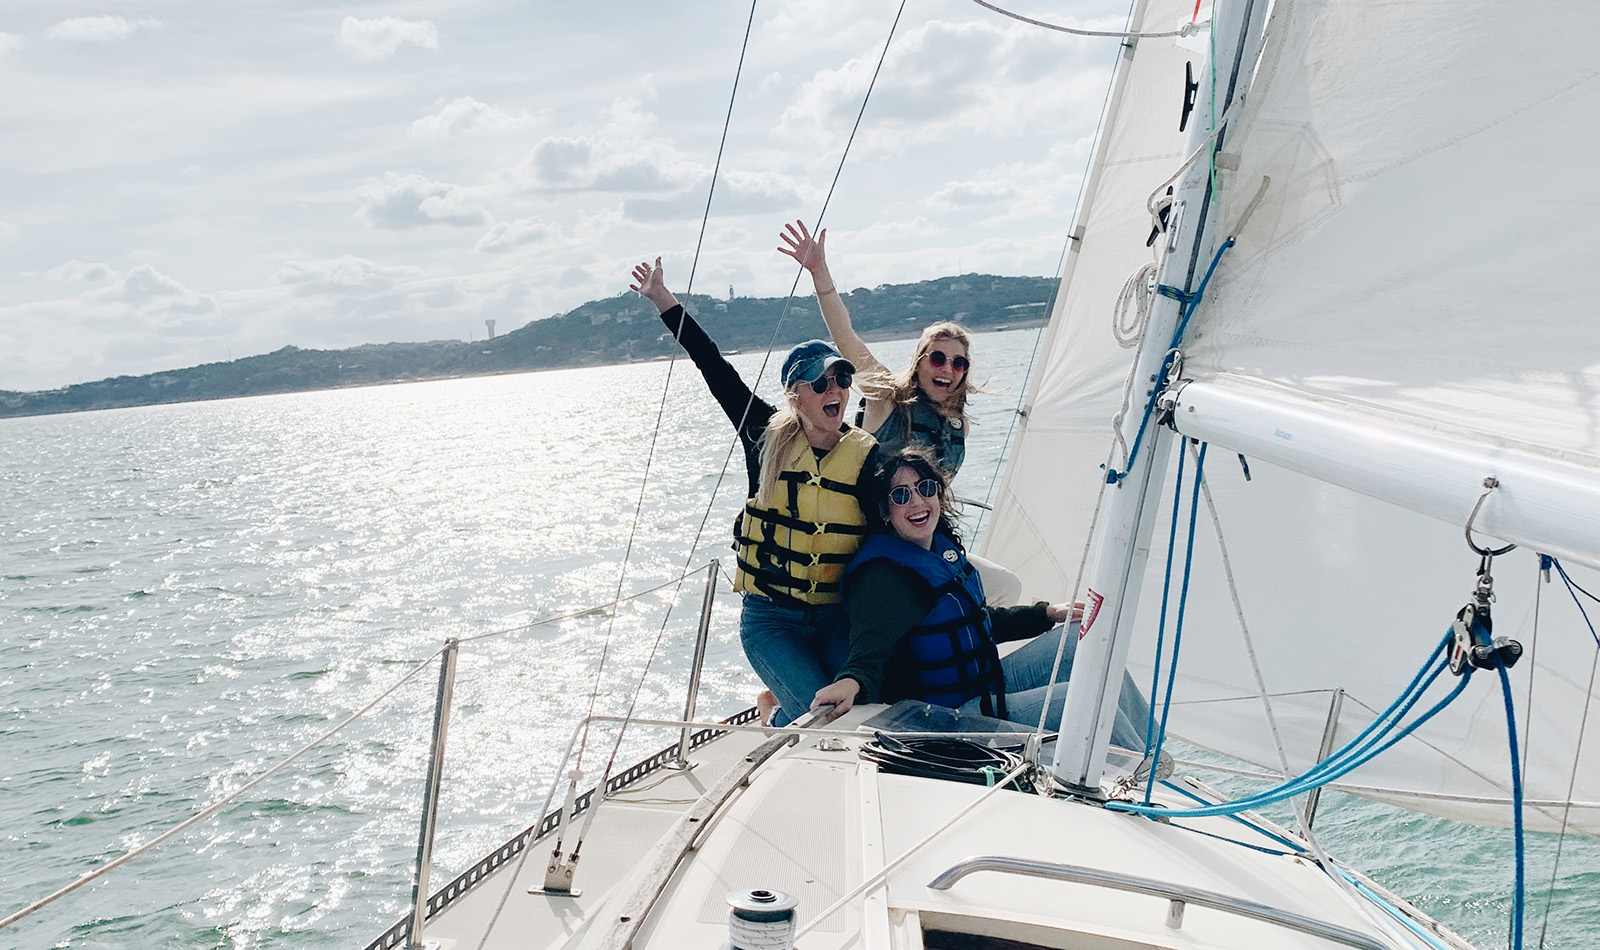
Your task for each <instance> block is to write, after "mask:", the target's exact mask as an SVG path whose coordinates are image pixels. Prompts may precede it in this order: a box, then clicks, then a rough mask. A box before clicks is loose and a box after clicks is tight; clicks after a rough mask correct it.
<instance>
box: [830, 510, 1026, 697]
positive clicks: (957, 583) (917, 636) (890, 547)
mask: <svg viewBox="0 0 1600 950" xmlns="http://www.w3.org/2000/svg"><path fill="white" fill-rule="evenodd" d="M880 559H881V560H888V561H893V562H894V563H896V564H900V565H904V566H905V567H908V568H910V569H911V570H913V571H915V572H916V573H917V575H918V576H919V577H921V578H922V579H923V580H924V581H927V582H928V586H929V587H930V588H932V589H933V593H934V596H935V598H937V601H936V603H935V604H934V605H933V609H932V610H930V611H928V613H927V616H925V617H923V618H922V620H921V621H919V622H918V623H917V625H916V626H915V627H913V628H912V629H911V631H910V632H909V633H907V634H906V635H905V636H903V637H901V638H900V642H898V643H896V644H895V646H894V651H893V652H892V653H891V654H890V656H889V662H888V664H887V666H885V668H884V671H883V687H882V693H883V701H884V702H887V703H893V702H897V701H899V700H902V699H917V700H921V701H923V702H926V703H932V704H934V705H936V706H950V707H956V706H960V705H961V704H962V703H965V702H966V701H968V700H970V699H972V698H973V697H974V696H981V697H983V699H982V702H981V704H980V705H981V708H982V711H983V714H984V715H986V716H996V717H999V718H1001V719H1004V718H1005V715H1006V678H1005V673H1004V671H1003V670H1001V668H1000V654H999V652H998V651H996V650H995V646H994V633H993V631H992V630H991V629H990V626H989V614H988V613H987V612H986V611H984V609H983V581H982V580H980V579H979V577H978V571H977V569H976V568H974V567H973V566H972V564H971V563H970V562H968V561H967V556H966V554H965V553H963V552H962V550H961V547H960V546H959V545H957V544H956V543H955V542H954V541H952V540H951V539H950V538H948V537H946V536H945V535H944V534H943V533H940V532H935V533H934V535H933V546H932V548H931V549H924V548H921V547H918V546H917V545H915V544H912V543H910V542H908V541H903V540H901V539H900V538H899V537H896V536H895V535H892V534H884V533H879V532H874V533H873V534H871V535H868V536H867V540H866V543H864V544H862V546H861V550H860V551H858V552H856V556H855V557H854V558H853V559H851V561H850V564H849V565H848V566H847V567H846V568H845V584H846V587H847V589H848V586H849V583H850V576H851V575H852V574H853V573H855V571H856V570H858V569H859V568H860V567H861V566H862V565H863V564H866V563H867V562H868V561H875V560H880ZM863 593H864V592H863ZM861 595H862V593H857V594H856V596H861Z"/></svg>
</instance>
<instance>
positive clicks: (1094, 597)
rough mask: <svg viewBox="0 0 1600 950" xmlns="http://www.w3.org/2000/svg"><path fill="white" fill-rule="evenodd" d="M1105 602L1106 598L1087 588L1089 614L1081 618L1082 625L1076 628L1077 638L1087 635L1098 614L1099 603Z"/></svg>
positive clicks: (1080, 638)
mask: <svg viewBox="0 0 1600 950" xmlns="http://www.w3.org/2000/svg"><path fill="white" fill-rule="evenodd" d="M1105 602H1106V599H1105V598H1104V597H1102V596H1100V595H1099V594H1097V593H1095V592H1094V588H1092V587H1091V588H1089V615H1088V616H1087V617H1084V618H1083V626H1081V627H1079V628H1078V639H1079V640H1082V639H1083V638H1084V637H1085V636H1088V634H1089V628H1090V627H1092V626H1094V618H1096V617H1098V616H1100V605H1101V604H1103V603H1105Z"/></svg>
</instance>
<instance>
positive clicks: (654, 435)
mask: <svg viewBox="0 0 1600 950" xmlns="http://www.w3.org/2000/svg"><path fill="white" fill-rule="evenodd" d="M758 2H759V0H750V17H749V19H748V20H747V21H746V22H745V27H744V41H743V42H742V43H741V44H740V46H739V63H738V65H737V66H736V67H734V71H733V90H732V92H730V93H729V94H728V111H727V114H726V115H725V116H724V118H723V120H722V138H721V140H720V141H719V142H718V144H717V160H716V163H715V164H714V165H713V166H712V169H711V183H710V185H709V186H708V187H707V189H706V208H705V212H704V213H703V214H702V215H701V218H700V235H699V237H698V238H697V239H696V240H695V246H694V262H693V263H692V264H691V265H690V266H689V281H688V283H687V284H686V285H685V286H684V291H683V296H684V299H685V300H687V299H689V296H690V293H691V290H692V289H693V287H694V274H695V270H696V269H697V268H698V267H699V265H700V249H701V246H702V245H703V244H704V243H705V239H706V225H707V223H708V222H709V221H710V219H711V199H712V197H713V196H714V195H715V194H716V190H717V177H718V174H719V172H720V171H721V170H722V154H723V150H724V149H725V148H726V147H727V144H728V129H729V127H730V126H732V125H733V106H734V103H735V102H736V101H737V100H738V96H739V78H740V77H741V76H742V75H743V74H744V57H745V53H746V52H747V51H748V50H749V48H750V33H751V29H752V27H753V26H754V24H755V19H756V4H757V3H758ZM682 335H683V323H682V322H681V321H680V322H679V324H678V331H677V333H676V334H674V337H673V339H674V341H677V340H679V339H681V337H682ZM677 363H678V353H677V350H673V352H672V355H671V357H669V358H668V360H667V373H666V378H665V379H664V380H663V381H662V384H661V399H660V401H659V403H658V404H657V406H656V423H655V425H654V426H653V427H652V428H651V430H650V446H649V448H648V449H647V450H646V451H645V460H644V475H643V477H642V478H640V480H639V498H638V500H637V501H636V502H635V503H634V507H633V521H632V523H630V524H629V526H628V543H627V546H626V548H625V549H624V550H623V554H622V567H621V569H620V570H619V571H618V573H617V598H618V599H620V598H621V596H622V585H623V582H624V580H625V579H626V578H627V576H628V564H629V562H630V560H631V558H632V556H633V542H634V539H635V538H636V537H637V536H638V531H639V516H640V514H642V513H643V511H644V496H645V492H646V490H647V489H648V488H649V487H650V469H651V466H652V464H653V463H654V462H655V456H656V443H657V442H658V441H659V440H660V438H661V420H662V419H664V418H665V417H666V412H667V396H668V394H669V393H670V391H671V389H672V370H673V367H675V366H676V365H677ZM754 392H755V391H754V390H753V389H752V390H751V394H752V397H753V396H754ZM745 411H746V412H747V413H748V412H749V407H748V406H746V408H745ZM737 440H738V432H737V430H735V442H737ZM713 497H715V493H714V492H713ZM693 557H694V555H693V552H691V553H690V563H692V562H693ZM687 572H688V564H687V563H686V564H685V565H684V573H685V574H686V573H687ZM679 585H680V588H681V585H682V575H680V578H679ZM676 600H677V597H676V594H674V597H673V602H674V603H675V602H676ZM666 614H667V617H670V616H671V615H672V606H671V604H669V605H668V607H667V611H666ZM616 617H617V612H616V600H613V602H612V610H611V616H610V619H609V620H608V622H607V623H606V635H605V640H604V641H603V643H602V644H601V647H600V662H599V664H598V665H597V666H596V667H595V671H594V688H593V689H591V690H590V691H589V711H588V714H587V716H593V715H594V705H595V702H596V700H597V699H598V698H599V695H600V682H601V677H602V675H603V674H604V673H605V668H606V658H607V657H608V655H609V654H610V652H611V635H612V631H613V629H614V628H615V625H616ZM666 624H667V621H666V618H665V617H664V618H663V619H662V621H661V628H662V631H663V632H664V631H665V630H666ZM660 642H661V636H660V634H658V635H657V636H656V643H657V644H659V643H660ZM650 659H651V660H654V659H655V651H654V649H652V650H651V653H650ZM649 671H650V663H649V661H646V663H645V668H644V672H642V673H640V674H639V680H640V683H639V685H640V686H641V687H642V686H643V685H644V675H645V673H648V672H649ZM637 700H638V690H637V689H636V690H635V691H634V701H635V702H637ZM628 711H629V713H630V714H631V713H632V711H633V707H632V705H630V706H629V707H628ZM587 716H586V717H585V718H587ZM588 738H589V737H588V733H587V732H585V733H584V741H583V743H582V744H581V745H580V746H579V747H578V761H577V765H576V766H575V768H577V769H579V770H581V769H582V768H583V755H584V752H585V751H586V750H587V749H588V746H589V741H588ZM621 743H622V735H621V730H619V732H618V735H617V744H618V745H619V746H620V745H621ZM611 757H612V760H613V761H615V759H616V748H613V749H612V752H611ZM610 767H611V766H610V763H607V766H606V769H607V774H609V773H610Z"/></svg>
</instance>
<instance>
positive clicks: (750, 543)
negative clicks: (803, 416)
mask: <svg viewBox="0 0 1600 950" xmlns="http://www.w3.org/2000/svg"><path fill="white" fill-rule="evenodd" d="M876 444H877V443H876V442H875V441H874V439H873V438H872V436H870V435H868V434H867V433H866V432H864V431H862V430H860V429H857V428H854V427H851V428H849V429H848V430H847V431H846V432H845V434H844V437H843V438H841V439H840V440H839V444H838V445H836V446H834V447H833V450H832V451H830V452H829V453H828V454H827V455H824V456H823V457H822V458H821V459H818V458H817V454H816V452H815V451H813V450H812V448H811V443H809V442H807V441H806V440H805V439H798V440H796V444H795V447H794V451H793V452H792V453H791V454H790V456H789V458H788V459H786V460H785V463H784V466H783V471H782V473H781V474H779V476H778V479H779V484H778V485H777V486H776V488H775V489H774V491H773V494H775V495H776V496H777V499H776V500H777V501H778V505H777V506H776V507H764V506H762V505H760V504H758V503H757V502H756V499H754V498H752V499H750V500H749V501H747V502H745V507H744V514H743V515H742V516H741V517H740V518H739V524H738V531H737V533H736V535H735V541H736V542H737V547H738V551H739V573H738V576H737V577H736V578H735V579H734V585H733V586H734V589H735V590H739V591H743V592H746V593H752V594H764V595H766V596H768V597H771V598H772V599H773V600H775V601H777V602H778V603H781V604H784V605H786V606H791V607H793V606H806V605H820V604H837V603H841V602H843V600H844V593H843V587H842V584H841V581H842V580H843V578H844V566H845V565H846V564H848V563H850V558H852V557H854V556H855V553H856V551H857V550H858V549H859V548H860V547H861V542H862V540H863V539H864V538H865V537H866V534H867V528H866V519H865V518H864V517H863V516H862V514H861V503H860V501H859V500H858V497H857V490H856V485H857V483H858V482H859V481H860V479H861V468H862V466H863V465H865V464H866V461H867V456H868V454H869V453H871V452H872V448H873V446H874V445H876Z"/></svg>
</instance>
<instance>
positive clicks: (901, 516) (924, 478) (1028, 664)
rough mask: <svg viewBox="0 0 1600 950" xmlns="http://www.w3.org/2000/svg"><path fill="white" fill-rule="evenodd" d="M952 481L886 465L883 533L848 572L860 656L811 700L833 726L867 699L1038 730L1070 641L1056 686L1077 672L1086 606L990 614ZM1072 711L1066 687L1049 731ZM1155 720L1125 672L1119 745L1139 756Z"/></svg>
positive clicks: (918, 464)
mask: <svg viewBox="0 0 1600 950" xmlns="http://www.w3.org/2000/svg"><path fill="white" fill-rule="evenodd" d="M947 483H948V479H947V478H946V477H945V475H944V473H943V472H942V471H941V470H940V469H939V468H938V467H937V466H936V465H934V464H933V462H932V460H931V459H929V458H928V457H927V456H926V455H923V454H922V453H920V452H917V451H915V450H905V451H902V452H901V453H900V454H898V455H895V456H890V457H887V458H886V459H885V460H884V461H883V463H882V468H881V470H880V471H879V472H878V473H877V474H875V475H874V477H873V478H872V480H871V482H870V483H869V484H870V485H871V486H872V487H873V495H872V496H871V497H869V498H868V499H867V501H866V509H867V517H868V520H869V522H871V523H872V528H873V532H872V534H870V535H868V537H867V541H866V543H865V544H863V545H862V547H861V550H860V551H858V552H857V553H856V556H855V557H854V558H853V559H852V560H851V562H850V565H849V566H848V567H847V568H846V569H845V582H844V583H845V603H846V605H847V606H848V607H849V610H850V655H849V657H848V658H847V659H846V660H845V664H844V666H843V667H842V668H841V669H840V671H839V674H838V677H837V678H836V679H835V681H834V682H833V683H831V684H829V685H828V686H826V687H824V688H823V689H821V690H818V691H817V694H816V696H815V698H814V699H813V701H812V708H813V709H820V708H822V707H824V706H827V705H830V704H831V705H832V706H833V710H832V712H831V713H830V714H829V718H830V719H832V718H835V717H837V716H840V715H842V714H844V713H845V712H847V711H848V710H849V709H850V707H851V706H852V705H853V704H854V703H856V702H858V701H859V702H885V703H894V702H898V701H899V700H902V699H915V700H920V701H922V702H927V703H933V704H935V705H939V706H950V707H955V708H960V709H961V710H962V711H964V712H969V713H981V714H983V715H986V716H994V717H996V718H1000V719H1009V720H1011V721H1013V722H1019V723H1025V724H1027V725H1037V724H1038V722H1039V718H1040V713H1041V712H1042V711H1043V709H1044V703H1045V693H1046V692H1047V690H1048V687H1049V684H1050V672H1051V669H1052V667H1053V666H1054V665H1055V658H1056V652H1057V650H1059V649H1060V648H1061V644H1062V641H1063V639H1065V641H1066V652H1065V654H1064V655H1063V656H1062V658H1061V669H1060V672H1059V674H1058V676H1057V683H1058V684H1065V682H1066V680H1067V677H1068V676H1070V675H1071V673H1072V657H1073V651H1074V648H1075V647H1076V645H1077V637H1076V636H1067V635H1066V634H1067V631H1068V628H1067V627H1064V626H1062V624H1064V623H1066V622H1067V621H1069V620H1070V621H1075V620H1077V619H1079V617H1080V615H1081V611H1082V607H1081V605H1076V604H1064V603H1061V604H1048V603H1044V602H1040V603H1036V604H1032V605H1028V606H1022V607H1003V608H1002V607H989V606H985V605H984V597H983V582H982V580H981V579H980V578H979V577H978V574H977V571H976V570H974V569H973V568H972V565H971V563H970V562H969V561H968V559H967V556H966V554H965V552H964V551H963V550H962V548H961V543H960V540H959V538H958V537H957V536H956V533H955V528H954V525H953V523H952V522H951V519H950V517H949V509H948V507H947V505H946V503H945V497H946V496H945V491H946V487H947ZM1029 637H1032V638H1034V639H1033V641H1032V642H1031V643H1029V644H1027V645H1026V646H1023V647H1022V648H1020V649H1018V650H1016V651H1015V652H1013V653H1011V654H1009V655H1007V656H1004V657H1001V656H1000V655H999V651H998V650H997V649H996V647H995V644H996V643H997V642H1005V641H1008V640H1022V639H1026V638H1029ZM1065 702H1066V688H1065V686H1064V685H1058V686H1056V688H1055V689H1054V691H1053V694H1052V697H1051V700H1050V715H1049V716H1048V717H1047V718H1046V719H1045V727H1046V728H1048V729H1058V728H1059V727H1060V721H1061V710H1062V707H1063V705H1064V704H1065ZM1148 714H1149V707H1148V706H1147V705H1146V704H1145V699H1144V696H1143V695H1142V694H1140V692H1139V690H1138V688H1137V687H1136V686H1134V685H1133V680H1132V679H1131V678H1129V677H1128V676H1127V675H1126V674H1124V676H1123V687H1122V697H1121V700H1120V701H1119V704H1118V709H1117V719H1116V723H1115V724H1114V726H1113V727H1112V730H1111V741H1112V742H1113V743H1115V744H1116V745H1119V746H1123V747H1124V748H1132V749H1137V748H1140V747H1141V746H1142V745H1143V735H1144V726H1145V721H1146V717H1147V716H1148Z"/></svg>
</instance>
